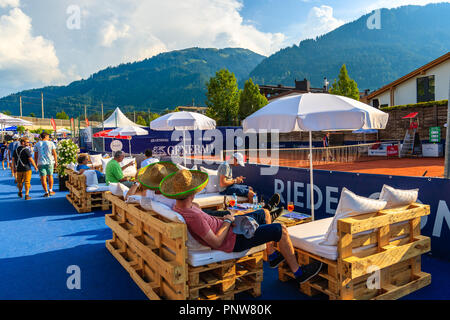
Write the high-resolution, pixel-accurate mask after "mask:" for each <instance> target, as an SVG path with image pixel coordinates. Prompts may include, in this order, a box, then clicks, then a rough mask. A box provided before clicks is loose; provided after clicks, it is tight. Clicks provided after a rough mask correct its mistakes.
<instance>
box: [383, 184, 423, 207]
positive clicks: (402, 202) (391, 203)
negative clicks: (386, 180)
mask: <svg viewBox="0 0 450 320" xmlns="http://www.w3.org/2000/svg"><path fill="white" fill-rule="evenodd" d="M418 196H419V189H411V190H401V189H394V188H392V187H390V186H388V185H386V184H385V185H383V189H382V190H381V194H380V200H384V201H386V202H387V204H386V207H385V209H392V208H395V207H400V206H406V205H409V204H411V203H414V202H416V201H417V197H418Z"/></svg>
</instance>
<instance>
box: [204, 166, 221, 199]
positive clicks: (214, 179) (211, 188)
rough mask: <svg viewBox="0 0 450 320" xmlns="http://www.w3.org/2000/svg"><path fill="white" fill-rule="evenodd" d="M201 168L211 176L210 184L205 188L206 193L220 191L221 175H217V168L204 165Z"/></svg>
mask: <svg viewBox="0 0 450 320" xmlns="http://www.w3.org/2000/svg"><path fill="white" fill-rule="evenodd" d="M200 170H201V171H203V172H206V173H207V174H208V176H209V181H208V185H207V186H206V188H205V189H206V193H216V192H219V176H218V175H217V170H210V169H206V168H204V167H200Z"/></svg>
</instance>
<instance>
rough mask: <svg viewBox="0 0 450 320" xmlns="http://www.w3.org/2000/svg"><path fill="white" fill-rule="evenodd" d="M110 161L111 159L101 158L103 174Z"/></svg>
mask: <svg viewBox="0 0 450 320" xmlns="http://www.w3.org/2000/svg"><path fill="white" fill-rule="evenodd" d="M111 160H112V158H107V159H105V158H102V171H103V173H105V174H106V166H107V165H108V163H109V162H110V161H111Z"/></svg>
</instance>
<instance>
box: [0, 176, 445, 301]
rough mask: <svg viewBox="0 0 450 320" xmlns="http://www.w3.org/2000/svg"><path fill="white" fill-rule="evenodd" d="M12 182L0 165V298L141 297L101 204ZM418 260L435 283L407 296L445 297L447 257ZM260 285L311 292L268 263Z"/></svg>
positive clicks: (287, 294)
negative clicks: (81, 205)
mask: <svg viewBox="0 0 450 320" xmlns="http://www.w3.org/2000/svg"><path fill="white" fill-rule="evenodd" d="M13 182H14V181H13V179H12V178H11V175H10V172H9V171H2V170H1V169H0V299H2V300H15V299H21V300H23V299H26V300H55V299H57V300H72V299H73V300H77V299H87V300H96V299H101V300H104V299H108V300H109V299H123V300H128V299H133V300H140V299H146V296H145V295H144V294H143V293H142V292H141V291H140V289H139V288H138V287H137V285H135V284H134V282H133V281H132V280H131V278H130V277H129V275H128V273H127V272H126V271H125V270H124V269H123V268H122V266H121V265H120V264H119V263H118V262H117V261H116V260H115V259H114V258H113V257H112V255H111V254H110V253H109V252H108V251H107V250H106V248H105V240H107V239H111V238H112V233H111V230H110V229H109V228H108V227H107V226H106V225H105V218H104V215H105V212H95V213H88V214H78V213H77V212H76V211H75V209H74V208H73V207H72V206H71V205H70V204H69V202H68V201H67V200H66V198H65V195H66V193H62V192H57V194H56V196H53V197H51V198H43V197H42V195H43V192H42V187H41V185H40V181H39V177H38V175H37V174H33V178H32V182H31V183H32V191H31V193H30V195H31V197H32V200H29V201H25V200H23V199H19V198H18V197H17V189H16V187H15V186H14V183H13ZM54 189H55V190H57V189H58V186H57V185H56V186H55V188H54ZM72 265H76V266H78V267H79V268H80V269H81V289H80V290H77V289H74V290H69V289H68V288H67V284H66V282H67V279H68V277H69V276H70V274H68V273H67V268H68V267H69V266H72ZM422 265H423V270H424V271H425V272H429V273H431V274H432V278H433V280H432V284H431V285H430V286H428V287H426V288H424V289H422V290H420V291H418V292H415V293H413V294H411V295H409V296H408V297H406V298H407V299H450V272H449V271H450V262H447V261H440V260H436V259H434V258H431V257H430V256H426V257H424V259H423V263H422ZM262 293H263V294H262V296H261V297H260V298H259V299H265V300H277V299H284V300H292V299H296V300H308V299H310V298H309V297H307V296H305V295H303V294H302V293H300V292H299V291H298V289H297V287H296V285H295V283H294V282H289V283H281V282H279V281H278V273H277V270H273V269H269V268H267V266H266V265H265V268H264V282H263V287H262ZM237 298H238V299H250V296H249V295H246V294H241V295H239V296H238V297H237ZM324 298H325V297H324V296H319V297H317V298H315V299H324Z"/></svg>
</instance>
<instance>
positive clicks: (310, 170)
mask: <svg viewBox="0 0 450 320" xmlns="http://www.w3.org/2000/svg"><path fill="white" fill-rule="evenodd" d="M309 180H310V184H311V185H310V193H311V218H312V221H314V178H313V159H312V132H311V131H310V132H309Z"/></svg>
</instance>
